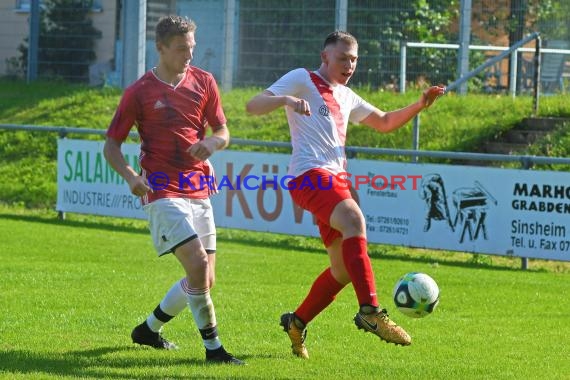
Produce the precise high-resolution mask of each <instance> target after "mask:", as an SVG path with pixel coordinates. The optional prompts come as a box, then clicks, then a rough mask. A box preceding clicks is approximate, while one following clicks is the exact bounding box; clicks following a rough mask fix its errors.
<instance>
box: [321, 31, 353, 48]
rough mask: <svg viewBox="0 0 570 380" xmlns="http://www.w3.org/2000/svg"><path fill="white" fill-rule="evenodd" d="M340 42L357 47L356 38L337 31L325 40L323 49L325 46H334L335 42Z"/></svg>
mask: <svg viewBox="0 0 570 380" xmlns="http://www.w3.org/2000/svg"><path fill="white" fill-rule="evenodd" d="M339 41H342V42H344V43H345V44H348V45H357V46H358V41H357V40H356V37H354V36H353V35H352V34H350V33H348V32H343V31H342V30H337V31H334V32H332V33H331V34H329V35H328V36H327V38H325V43H324V44H323V49H326V47H327V46H330V45H336V44H337V42H339Z"/></svg>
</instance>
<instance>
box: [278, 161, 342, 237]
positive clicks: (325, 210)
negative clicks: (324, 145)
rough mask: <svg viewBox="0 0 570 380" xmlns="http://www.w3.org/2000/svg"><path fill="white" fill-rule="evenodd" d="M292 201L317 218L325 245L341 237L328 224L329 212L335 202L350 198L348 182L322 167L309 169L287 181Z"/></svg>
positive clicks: (330, 212) (331, 210) (334, 205)
mask: <svg viewBox="0 0 570 380" xmlns="http://www.w3.org/2000/svg"><path fill="white" fill-rule="evenodd" d="M288 186H289V193H290V194H291V198H293V202H295V203H296V204H297V205H298V206H300V207H301V208H303V209H305V210H307V211H309V212H310V213H311V214H313V215H315V216H316V218H317V226H318V227H319V233H320V234H321V239H322V240H323V243H324V244H325V247H328V246H330V245H331V244H332V243H333V241H334V240H335V239H336V238H338V237H342V234H341V233H340V231H338V230H335V229H334V228H332V227H331V226H330V224H329V223H330V218H331V214H332V212H333V210H334V208H335V207H336V205H337V204H339V203H340V202H342V201H343V200H345V199H351V198H352V195H351V194H350V189H349V182H347V181H339V179H338V178H337V177H336V176H334V175H333V174H331V173H330V172H328V171H327V170H324V169H311V170H309V171H307V172H305V173H303V174H301V175H300V176H298V177H296V178H295V179H293V180H291V181H290V182H289V185H288Z"/></svg>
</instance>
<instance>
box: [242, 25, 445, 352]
mask: <svg viewBox="0 0 570 380" xmlns="http://www.w3.org/2000/svg"><path fill="white" fill-rule="evenodd" d="M357 60H358V43H357V41H356V38H354V37H353V36H352V35H351V34H349V33H346V32H338V31H337V32H334V33H331V34H329V35H328V36H327V38H326V40H325V43H324V48H323V51H322V52H321V66H320V67H319V69H318V70H316V71H308V70H306V69H295V70H292V71H290V72H288V73H286V74H285V75H284V76H282V77H281V78H280V79H278V80H277V81H276V82H275V83H273V84H272V85H271V86H270V87H269V88H268V89H267V90H265V91H263V92H262V93H260V94H258V95H257V96H255V97H254V98H252V99H251V100H250V101H249V102H248V104H247V106H246V110H247V111H248V112H249V113H251V114H254V115H262V114H266V113H269V112H272V111H273V110H275V109H277V108H280V107H283V106H285V111H286V114H287V121H288V123H289V129H290V132H291V141H292V145H293V153H292V156H291V161H290V164H289V173H288V174H289V175H291V176H292V177H294V179H293V180H292V181H291V182H289V190H290V194H291V197H292V199H293V201H294V202H295V203H296V204H297V205H299V206H300V207H302V208H304V209H306V210H308V211H310V212H311V213H312V214H313V215H315V216H316V217H317V223H318V226H319V230H320V234H321V238H322V240H323V242H324V245H325V247H326V249H327V252H328V255H329V259H330V266H329V267H327V268H326V269H325V270H324V271H323V272H322V273H321V274H320V275H319V276H318V277H317V279H316V280H315V282H314V283H313V286H312V287H311V289H310V290H309V293H308V295H307V296H306V298H305V300H304V301H303V302H302V303H301V305H300V306H299V307H298V308H297V309H296V310H295V312H291V313H285V314H283V315H282V316H281V326H283V329H284V330H285V332H287V334H288V335H289V338H290V339H291V343H292V346H291V347H292V349H293V353H294V354H295V355H297V356H299V357H301V358H308V357H309V354H308V352H307V348H306V347H305V338H306V332H307V331H306V326H307V324H308V323H309V322H310V321H312V320H313V319H314V318H315V317H316V316H317V315H318V314H319V313H320V312H321V311H323V310H324V309H325V308H326V307H327V306H328V305H329V304H330V303H331V302H333V300H334V299H335V297H336V295H337V294H338V293H339V292H340V291H341V289H343V288H344V286H345V285H347V284H348V283H352V286H353V287H354V290H355V292H356V296H357V299H358V303H359V311H358V313H357V314H356V316H355V317H354V322H355V324H356V326H357V327H358V328H360V329H364V330H365V331H368V332H371V333H373V334H376V335H377V336H379V337H380V338H381V339H383V340H385V341H387V342H391V343H395V344H400V345H409V344H411V338H410V336H409V335H408V334H407V333H406V331H404V329H402V328H401V327H400V326H398V325H396V324H395V323H394V322H393V321H391V320H390V319H389V318H388V314H387V312H386V310H385V309H383V308H382V307H380V304H379V302H378V298H377V295H376V285H375V280H374V272H373V270H372V266H371V263H370V258H369V257H368V253H367V240H366V225H365V220H364V216H363V214H362V211H361V209H360V207H359V205H358V203H357V202H356V200H355V197H354V196H353V195H352V194H351V191H350V190H349V189H348V188H347V186H346V184H345V183H338V179H337V176H336V175H337V174H339V173H343V172H346V155H345V152H344V146H345V141H346V132H347V126H348V122H349V121H352V122H354V123H361V124H364V125H367V126H369V127H372V128H374V129H376V130H378V131H379V132H383V133H387V132H390V131H393V130H395V129H397V128H400V127H402V126H404V125H405V124H406V123H407V122H408V121H409V120H411V119H412V118H413V117H414V116H416V115H417V114H418V113H419V112H421V111H422V110H423V109H425V108H427V107H429V106H430V105H431V104H432V103H433V102H434V101H435V100H436V99H437V97H439V96H441V95H443V94H444V91H445V89H444V88H443V87H441V86H432V87H430V88H428V89H427V90H426V91H425V92H424V93H423V94H422V96H421V97H420V99H419V100H418V101H417V102H415V103H413V104H410V105H409V106H407V107H404V108H402V109H400V110H396V111H392V112H384V111H381V110H379V109H378V108H376V107H375V106H373V105H372V104H370V103H368V102H366V101H365V100H363V99H362V98H361V97H360V96H358V95H357V94H356V93H354V92H353V91H352V90H351V89H350V88H348V87H347V86H346V85H347V83H348V81H349V80H350V78H351V76H352V74H353V73H354V71H355V70H356V62H357ZM307 181H308V182H309V183H311V184H313V186H303V183H307ZM331 182H332V183H331ZM315 184H321V186H317V188H315V187H314V185H315Z"/></svg>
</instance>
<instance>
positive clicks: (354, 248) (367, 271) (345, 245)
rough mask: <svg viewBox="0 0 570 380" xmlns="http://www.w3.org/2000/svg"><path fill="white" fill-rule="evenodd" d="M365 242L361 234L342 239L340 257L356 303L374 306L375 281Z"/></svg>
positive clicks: (375, 301)
mask: <svg viewBox="0 0 570 380" xmlns="http://www.w3.org/2000/svg"><path fill="white" fill-rule="evenodd" d="M366 243H367V242H366V238H365V237H363V236H353V237H350V238H348V239H345V240H343V241H342V258H343V260H344V265H345V267H346V271H347V272H348V275H349V276H350V279H351V280H352V286H353V287H354V291H355V292H356V297H357V298H358V304H359V305H360V306H362V305H370V306H374V307H376V306H378V298H377V296H376V283H375V281H374V272H373V271H372V265H371V264H370V257H368V250H367V247H366V245H367V244H366Z"/></svg>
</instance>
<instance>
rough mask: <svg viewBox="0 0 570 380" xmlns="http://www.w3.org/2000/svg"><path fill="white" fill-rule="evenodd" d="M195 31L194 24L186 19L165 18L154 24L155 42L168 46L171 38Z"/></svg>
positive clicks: (176, 17) (177, 17) (178, 17)
mask: <svg viewBox="0 0 570 380" xmlns="http://www.w3.org/2000/svg"><path fill="white" fill-rule="evenodd" d="M195 31H196V23H195V22H194V21H192V20H190V19H189V18H188V17H182V16H165V17H162V18H160V20H158V24H156V42H161V43H163V44H166V45H168V43H169V42H170V39H171V38H172V37H174V36H183V35H185V34H186V33H190V32H195Z"/></svg>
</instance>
